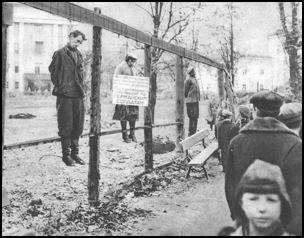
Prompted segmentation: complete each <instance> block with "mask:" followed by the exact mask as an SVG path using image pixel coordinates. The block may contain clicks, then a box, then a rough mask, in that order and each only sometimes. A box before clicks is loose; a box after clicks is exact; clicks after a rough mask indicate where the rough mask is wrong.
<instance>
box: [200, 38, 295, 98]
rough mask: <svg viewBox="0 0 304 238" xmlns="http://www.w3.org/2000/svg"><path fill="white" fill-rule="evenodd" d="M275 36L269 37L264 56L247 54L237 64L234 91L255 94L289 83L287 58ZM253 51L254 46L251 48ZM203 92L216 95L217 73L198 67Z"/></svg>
mask: <svg viewBox="0 0 304 238" xmlns="http://www.w3.org/2000/svg"><path fill="white" fill-rule="evenodd" d="M281 40H282V39H280V37H279V36H278V35H277V34H272V35H269V37H268V45H267V47H265V49H266V52H265V54H264V55H253V54H247V55H245V56H243V57H241V58H240V59H239V61H238V62H237V73H236V75H235V85H234V87H235V88H234V89H235V91H240V90H246V91H251V92H257V91H260V90H263V89H268V90H272V89H275V88H277V87H279V86H286V85H287V84H288V81H289V68H288V58H287V57H286V53H285V51H284V48H283V45H282V41H281ZM252 47H253V49H252V51H254V46H252ZM199 68H200V70H199V72H200V73H199V75H200V78H201V79H202V88H203V91H211V92H214V93H218V82H217V71H216V70H215V69H212V68H211V67H207V66H205V67H199Z"/></svg>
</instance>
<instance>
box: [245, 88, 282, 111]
mask: <svg viewBox="0 0 304 238" xmlns="http://www.w3.org/2000/svg"><path fill="white" fill-rule="evenodd" d="M283 100H284V97H283V96H281V95H280V94H278V93H275V92H273V91H261V92H258V93H256V94H254V95H253V96H252V97H251V98H250V103H252V104H253V105H254V106H255V107H257V108H258V109H260V110H261V111H263V112H264V113H271V114H273V113H277V114H279V112H280V107H281V106H282V104H283Z"/></svg>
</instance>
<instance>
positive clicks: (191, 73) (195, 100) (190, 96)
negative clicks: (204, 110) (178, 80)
mask: <svg viewBox="0 0 304 238" xmlns="http://www.w3.org/2000/svg"><path fill="white" fill-rule="evenodd" d="M187 74H188V77H187V79H186V81H185V101H186V107H187V115H188V117H189V130H188V131H189V133H188V136H191V135H193V134H195V133H196V129H197V120H198V117H199V101H200V89H199V86H198V82H197V79H196V77H195V70H194V67H192V66H190V67H189V68H188V70H187Z"/></svg>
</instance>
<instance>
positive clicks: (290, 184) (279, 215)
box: [208, 91, 302, 236]
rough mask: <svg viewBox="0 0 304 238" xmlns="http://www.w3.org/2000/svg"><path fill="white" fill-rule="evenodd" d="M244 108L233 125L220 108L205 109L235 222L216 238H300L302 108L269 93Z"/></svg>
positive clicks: (257, 94)
mask: <svg viewBox="0 0 304 238" xmlns="http://www.w3.org/2000/svg"><path fill="white" fill-rule="evenodd" d="M249 103H250V104H251V107H250V106H249V105H239V106H238V109H237V118H236V120H235V121H234V122H233V120H232V116H233V115H232V112H230V111H229V109H228V107H227V105H225V103H222V105H221V106H220V107H219V108H217V110H216V112H215V110H213V109H214V108H213V104H212V103H210V104H209V112H210V114H211V115H212V116H211V117H209V118H208V122H209V124H210V127H211V129H212V126H213V123H214V124H215V136H216V138H217V140H218V144H219V147H220V156H219V158H220V163H221V164H222V165H223V171H224V172H225V194H226V200H227V202H228V206H229V209H230V212H231V218H232V219H233V220H234V221H235V227H225V228H224V229H222V230H221V231H220V232H219V235H231V236H240V235H241V236H242V235H246V236H247V235H250V236H256V235H265V236H273V235H276V236H280V235H302V104H301V103H298V102H290V101H288V102H286V101H284V97H283V96H282V95H280V94H278V93H276V92H273V91H261V92H258V93H256V94H255V95H253V96H252V97H251V98H250V101H249ZM212 120H213V121H212Z"/></svg>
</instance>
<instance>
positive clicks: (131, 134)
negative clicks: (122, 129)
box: [129, 131, 137, 143]
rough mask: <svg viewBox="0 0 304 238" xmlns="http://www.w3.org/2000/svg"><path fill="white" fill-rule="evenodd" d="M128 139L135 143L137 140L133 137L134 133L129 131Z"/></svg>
mask: <svg viewBox="0 0 304 238" xmlns="http://www.w3.org/2000/svg"><path fill="white" fill-rule="evenodd" d="M129 138H130V139H131V140H132V141H133V142H135V143H137V139H136V137H135V134H134V131H131V132H130V135H129Z"/></svg>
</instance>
